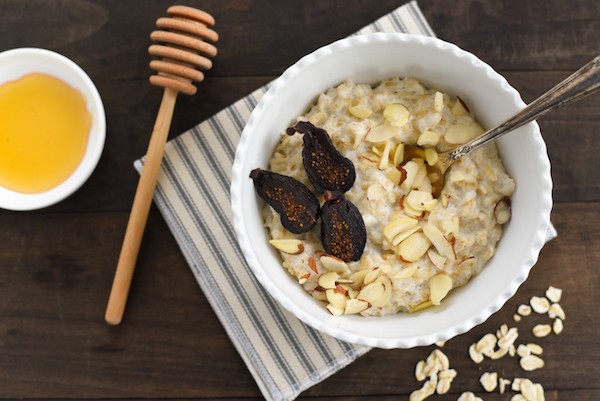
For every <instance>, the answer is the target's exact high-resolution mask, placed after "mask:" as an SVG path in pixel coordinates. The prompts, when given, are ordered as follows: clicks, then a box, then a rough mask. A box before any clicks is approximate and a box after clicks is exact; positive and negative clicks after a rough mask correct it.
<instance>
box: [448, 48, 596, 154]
mask: <svg viewBox="0 0 600 401" xmlns="http://www.w3.org/2000/svg"><path fill="white" fill-rule="evenodd" d="M598 89H600V56H597V57H595V58H594V59H593V60H592V61H590V62H589V63H587V64H586V65H584V66H583V67H581V68H580V69H579V70H577V71H575V72H574V73H573V74H572V75H570V76H569V77H568V78H566V79H565V80H564V81H562V82H560V83H559V84H557V85H556V86H555V87H554V88H552V89H550V90H549V91H548V92H546V93H544V94H543V95H542V96H540V97H538V98H537V99H536V100H534V101H533V102H531V103H529V105H527V106H526V107H525V108H524V109H523V110H520V111H518V112H517V113H516V114H514V115H513V116H512V117H510V118H509V119H507V120H506V121H504V122H503V123H501V124H500V125H497V126H496V127H494V128H492V129H490V130H489V131H487V132H485V133H483V134H482V135H480V136H478V137H477V138H475V139H473V140H471V141H469V142H467V143H466V144H464V145H463V146H461V147H459V148H457V149H455V150H453V151H451V152H450V153H449V154H448V159H449V160H456V159H458V158H460V157H462V156H464V155H466V154H469V153H471V152H472V151H474V150H476V149H479V148H480V147H482V146H483V145H486V144H487V143H489V142H492V141H494V140H496V139H498V138H500V137H501V136H503V135H504V134H506V133H508V132H510V131H512V130H514V129H517V128H519V127H520V126H522V125H524V124H527V123H528V122H531V121H533V120H536V119H537V118H538V117H541V116H542V115H544V114H546V113H548V112H549V111H551V110H554V109H555V108H557V107H558V106H560V105H562V104H565V103H568V102H572V101H575V100H579V99H581V98H583V97H585V96H587V95H590V94H592V93H593V92H595V91H596V90H598Z"/></svg>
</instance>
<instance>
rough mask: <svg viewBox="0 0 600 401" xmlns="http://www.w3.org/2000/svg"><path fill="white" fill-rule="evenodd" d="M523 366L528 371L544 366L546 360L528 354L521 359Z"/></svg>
mask: <svg viewBox="0 0 600 401" xmlns="http://www.w3.org/2000/svg"><path fill="white" fill-rule="evenodd" d="M519 363H520V365H521V368H523V370H526V371H528V372H531V371H532V370H536V369H541V368H543V367H544V360H543V359H542V358H540V357H539V356H536V355H527V356H524V357H523V358H521V360H520V361H519Z"/></svg>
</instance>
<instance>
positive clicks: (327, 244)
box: [321, 191, 367, 262]
mask: <svg viewBox="0 0 600 401" xmlns="http://www.w3.org/2000/svg"><path fill="white" fill-rule="evenodd" d="M324 196H325V203H324V204H323V207H322V208H321V242H322V243H323V248H325V252H327V253H328V254H330V255H333V256H336V257H338V258H340V259H342V260H343V261H344V262H351V261H355V260H359V259H360V257H361V256H362V253H363V250H364V249H365V244H366V243H367V229H366V227H365V223H364V221H363V218H362V216H361V215H360V212H359V211H358V208H357V207H356V206H354V204H353V203H352V202H350V201H349V200H347V199H346V198H345V197H344V194H343V193H341V192H339V191H325V195H324Z"/></svg>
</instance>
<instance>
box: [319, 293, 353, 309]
mask: <svg viewBox="0 0 600 401" xmlns="http://www.w3.org/2000/svg"><path fill="white" fill-rule="evenodd" d="M325 295H326V296H327V301H329V303H330V304H331V305H333V306H335V307H337V308H340V309H345V308H346V301H348V298H347V297H346V296H345V295H344V294H341V293H339V292H337V291H336V290H326V291H325Z"/></svg>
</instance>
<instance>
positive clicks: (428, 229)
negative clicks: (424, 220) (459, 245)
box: [423, 223, 456, 260]
mask: <svg viewBox="0 0 600 401" xmlns="http://www.w3.org/2000/svg"><path fill="white" fill-rule="evenodd" d="M423 234H425V236H426V237H427V238H428V239H429V241H431V243H432V244H433V246H434V247H435V249H436V250H437V251H438V252H439V254H440V255H442V256H444V257H446V258H448V259H450V260H455V259H456V256H455V255H454V250H453V249H452V245H451V244H450V242H449V241H448V240H447V239H446V237H444V234H442V232H441V231H440V230H439V229H438V228H437V227H436V226H434V225H432V224H431V223H428V224H425V225H424V226H423Z"/></svg>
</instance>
